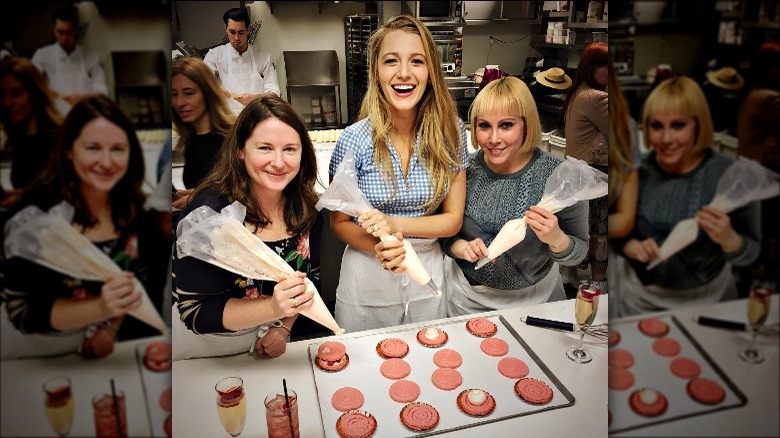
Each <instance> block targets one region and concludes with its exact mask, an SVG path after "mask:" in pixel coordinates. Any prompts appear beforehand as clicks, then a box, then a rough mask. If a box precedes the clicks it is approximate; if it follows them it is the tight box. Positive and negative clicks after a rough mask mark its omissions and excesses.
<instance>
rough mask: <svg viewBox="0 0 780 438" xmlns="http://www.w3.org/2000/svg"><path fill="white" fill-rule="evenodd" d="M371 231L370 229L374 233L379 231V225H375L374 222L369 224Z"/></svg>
mask: <svg viewBox="0 0 780 438" xmlns="http://www.w3.org/2000/svg"><path fill="white" fill-rule="evenodd" d="M371 231H372V232H374V233H376V232H377V231H379V227H378V226H376V224H374V225H371Z"/></svg>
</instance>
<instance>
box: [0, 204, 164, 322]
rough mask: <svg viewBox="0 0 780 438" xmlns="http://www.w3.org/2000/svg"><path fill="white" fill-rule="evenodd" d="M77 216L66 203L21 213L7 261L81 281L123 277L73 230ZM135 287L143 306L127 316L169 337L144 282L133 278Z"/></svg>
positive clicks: (11, 227)
mask: <svg viewBox="0 0 780 438" xmlns="http://www.w3.org/2000/svg"><path fill="white" fill-rule="evenodd" d="M74 212H75V210H74V208H73V206H72V205H70V204H68V203H67V202H65V201H62V202H60V203H59V204H57V205H55V206H54V207H52V208H51V209H50V210H49V211H48V212H43V210H41V209H40V208H38V207H36V206H34V205H31V206H29V207H26V208H24V209H22V210H21V211H19V213H17V214H16V215H14V217H12V218H11V219H10V220H9V221H8V223H7V224H6V228H5V230H6V238H5V254H6V257H8V258H11V257H21V258H24V259H26V260H29V261H31V262H33V263H36V264H39V265H42V266H45V267H47V268H49V269H52V270H54V271H57V272H59V273H61V274H64V275H68V276H71V277H73V278H78V279H82V280H91V281H107V280H108V279H110V278H112V277H116V276H118V275H121V274H122V269H121V268H120V267H119V266H117V264H116V263H114V261H113V260H111V259H110V258H109V257H108V256H107V255H106V254H105V253H103V251H101V250H100V249H98V248H97V247H96V246H95V245H94V244H93V243H92V242H90V241H89V239H87V238H86V237H84V236H83V235H82V234H81V233H79V232H78V231H77V230H76V229H75V228H73V226H72V225H71V222H72V220H73V214H74ZM133 284H134V286H135V289H134V290H135V291H140V292H141V305H140V306H139V307H138V308H136V309H134V310H131V311H129V312H128V315H130V316H132V317H134V318H136V319H138V320H140V321H143V322H144V323H146V324H148V325H150V326H152V327H154V328H155V329H157V330H159V331H160V332H161V333H163V334H166V333H168V331H169V329H168V326H167V325H166V324H165V322H163V319H162V317H161V316H160V313H159V312H157V309H155V308H154V304H153V303H152V301H151V300H150V299H149V295H148V294H147V293H146V290H145V289H144V287H143V285H142V284H141V282H140V281H138V279H137V278H133Z"/></svg>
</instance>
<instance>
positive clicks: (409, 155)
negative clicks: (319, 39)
mask: <svg viewBox="0 0 780 438" xmlns="http://www.w3.org/2000/svg"><path fill="white" fill-rule="evenodd" d="M368 59H369V83H370V84H371V85H370V86H369V87H368V90H367V91H366V95H365V97H364V98H363V104H362V107H361V110H360V120H359V121H358V122H357V123H354V124H353V125H351V126H349V127H347V129H345V130H344V133H343V134H342V135H341V137H340V138H339V140H338V143H337V144H336V150H335V151H334V152H333V155H332V157H331V161H330V169H329V171H330V175H331V177H332V176H333V175H334V174H335V173H336V169H337V167H338V165H339V163H341V161H342V159H343V158H344V156H345V154H346V153H347V151H350V150H351V151H353V152H354V154H355V170H356V171H357V179H358V183H359V185H360V188H361V190H362V191H363V193H365V195H366V196H367V197H368V200H369V201H370V202H371V205H373V206H374V207H375V208H374V209H372V210H371V211H369V212H367V213H365V214H362V215H361V216H360V217H359V218H352V217H350V216H348V215H346V214H344V213H339V212H333V213H332V215H331V227H332V228H333V232H334V234H336V236H338V237H339V238H340V239H341V240H342V241H344V242H345V243H347V248H346V250H345V252H344V256H343V259H342V264H341V275H340V277H339V278H340V281H339V286H338V289H337V291H336V321H338V323H339V325H340V326H341V327H343V328H345V329H346V330H347V331H357V330H367V329H372V328H380V327H388V326H392V325H397V324H399V323H406V322H421V321H428V320H432V319H437V318H442V317H444V316H445V315H446V306H445V303H444V299H443V298H442V297H434V296H433V295H431V293H430V292H428V291H427V290H425V289H423V288H422V287H421V286H419V285H417V284H416V283H413V282H412V283H409V282H408V281H407V280H408V279H406V278H405V277H404V276H400V275H394V274H396V273H400V272H403V270H404V268H403V267H401V264H402V263H403V260H404V249H403V247H402V245H401V242H394V243H392V242H391V243H380V242H379V239H378V236H380V235H382V234H385V233H388V232H390V233H393V234H395V236H396V237H398V238H399V240H401V239H403V236H407V237H411V238H410V239H408V240H409V242H410V243H411V244H412V246H413V247H414V248H415V251H416V252H417V255H418V256H419V257H420V259H421V261H422V262H423V265H424V266H425V268H426V269H427V270H428V273H430V275H431V276H432V278H433V281H434V282H435V283H436V284H441V281H442V278H443V271H442V269H443V266H442V260H443V256H442V253H441V247H440V246H439V243H438V242H437V240H436V239H438V238H440V237H449V236H452V235H454V234H455V233H456V232H457V231H458V229H459V228H460V226H461V222H462V220H463V208H464V198H465V191H466V175H465V171H464V169H465V167H466V163H467V160H468V156H467V153H466V144H467V138H466V130H465V128H464V126H463V123H462V122H461V121H460V120H459V119H458V113H457V110H456V107H455V102H454V100H453V98H452V96H451V95H450V92H449V90H448V89H447V86H446V83H445V80H444V74H443V72H442V69H441V64H440V63H439V57H438V53H437V52H436V45H435V44H434V42H433V37H432V36H431V34H430V31H429V30H428V29H427V28H426V27H425V26H424V25H423V24H422V23H421V22H420V21H419V20H417V19H415V18H413V17H410V16H407V15H401V16H398V17H393V18H391V19H389V20H388V22H387V23H386V24H384V25H383V26H382V27H381V28H380V29H379V30H377V31H376V32H375V33H374V35H372V36H371V39H370V40H369V43H368ZM361 227H362V228H363V229H361ZM375 258H377V259H379V260H380V261H381V264H380V263H378V262H377V261H376V260H374V259H375ZM382 268H384V270H383V269H382ZM410 304H411V305H410Z"/></svg>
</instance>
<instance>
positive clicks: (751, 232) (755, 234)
mask: <svg viewBox="0 0 780 438" xmlns="http://www.w3.org/2000/svg"><path fill="white" fill-rule="evenodd" d="M729 217H730V218H731V224H732V227H733V228H734V231H736V232H737V233H738V234H739V235H740V236H742V240H743V242H742V246H741V247H740V248H739V249H738V250H737V251H735V252H733V253H726V254H725V257H726V260H727V261H728V262H729V263H731V265H732V266H749V265H751V264H752V263H753V262H755V261H756V259H758V256H759V253H760V252H761V243H760V242H761V203H760V202H758V201H754V202H751V203H750V204H748V205H746V206H744V207H741V208H738V209H736V210H734V211H733V212H731V213H729Z"/></svg>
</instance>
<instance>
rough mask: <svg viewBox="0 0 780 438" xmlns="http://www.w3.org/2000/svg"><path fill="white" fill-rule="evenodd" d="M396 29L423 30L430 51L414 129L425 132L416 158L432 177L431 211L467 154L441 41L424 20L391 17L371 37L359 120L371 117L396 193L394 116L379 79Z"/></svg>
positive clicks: (380, 161) (377, 154) (379, 159)
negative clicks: (385, 46) (391, 145)
mask: <svg viewBox="0 0 780 438" xmlns="http://www.w3.org/2000/svg"><path fill="white" fill-rule="evenodd" d="M397 30H400V31H403V32H406V33H411V34H415V35H419V36H420V39H421V40H422V45H423V49H424V52H425V53H424V55H425V65H426V67H427V68H428V84H427V85H426V86H425V92H424V93H423V95H422V97H421V98H420V102H418V103H417V114H416V116H415V119H414V122H413V125H412V132H414V133H415V134H419V136H420V147H419V148H418V150H417V158H418V160H419V162H420V163H424V166H425V167H426V169H427V170H428V174H429V177H430V180H431V187H429V190H428V193H429V197H428V201H427V202H426V203H425V204H424V205H423V207H424V208H425V209H426V211H427V213H432V212H433V211H435V210H436V208H438V206H439V203H440V202H441V200H442V199H444V196H445V195H446V194H447V190H448V189H449V178H450V175H451V174H452V173H457V172H459V171H460V170H462V169H461V162H462V158H463V157H462V156H461V155H462V154H463V153H464V147H463V144H462V142H461V137H460V129H459V128H458V122H457V120H458V110H457V107H456V106H455V100H454V99H453V97H452V95H451V94H450V91H449V90H448V89H447V84H446V82H445V80H444V73H443V72H442V68H441V63H440V62H439V54H438V52H437V51H436V44H435V43H434V42H433V37H432V36H431V32H430V31H429V30H428V28H427V27H425V25H424V24H423V23H422V22H421V21H420V20H418V19H416V18H414V17H411V16H409V15H399V16H397V17H393V18H390V19H389V20H388V21H387V22H386V23H385V24H384V25H383V26H382V27H380V28H379V30H377V31H376V32H374V34H373V35H371V38H369V40H368V49H367V53H368V62H369V69H368V78H369V80H368V83H369V86H368V89H367V90H366V94H365V96H364V97H363V103H362V105H361V107H360V114H359V115H358V119H364V118H366V117H370V118H371V125H372V127H373V133H372V142H373V144H374V162H375V163H376V164H377V165H378V167H379V168H380V169H381V171H382V174H383V176H384V177H385V179H386V181H388V182H391V183H392V184H393V195H392V196H395V194H396V193H397V192H398V186H397V182H396V178H395V172H394V171H393V164H392V161H391V158H390V157H391V155H390V151H389V149H388V145H387V136H388V134H389V132H390V131H391V129H392V128H393V118H392V115H391V112H390V102H389V101H388V100H387V97H386V96H385V95H384V93H383V92H382V84H381V83H380V80H379V65H380V60H379V55H380V49H381V47H382V42H384V40H385V37H387V35H388V34H389V33H390V32H393V31H397ZM392 196H391V197H392Z"/></svg>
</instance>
